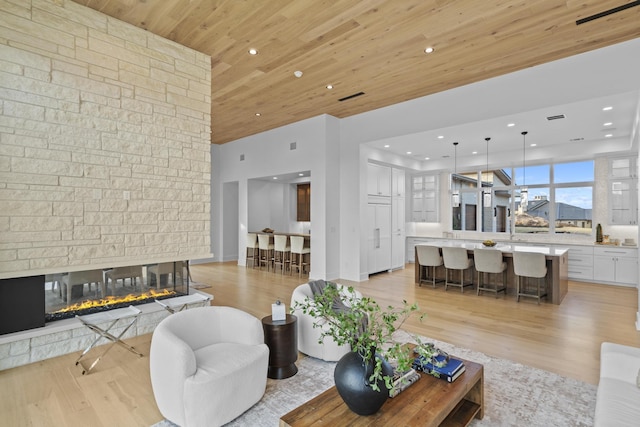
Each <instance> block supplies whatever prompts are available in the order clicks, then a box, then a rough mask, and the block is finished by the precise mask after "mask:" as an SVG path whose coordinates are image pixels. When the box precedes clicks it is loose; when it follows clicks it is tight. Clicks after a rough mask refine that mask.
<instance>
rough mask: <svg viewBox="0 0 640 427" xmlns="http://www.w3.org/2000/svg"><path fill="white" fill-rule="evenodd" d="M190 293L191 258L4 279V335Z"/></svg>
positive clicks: (0, 288) (0, 314) (0, 322)
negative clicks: (188, 259) (189, 259)
mask: <svg viewBox="0 0 640 427" xmlns="http://www.w3.org/2000/svg"><path fill="white" fill-rule="evenodd" d="M188 294H189V264H188V262H187V261H178V262H166V263H159V264H149V265H135V266H125V267H117V268H109V269H104V270H103V269H96V270H85V271H70V272H67V273H56V274H47V275H42V276H33V277H21V278H14V279H4V280H1V281H0V306H1V307H0V308H1V309H2V310H0V334H8V333H12V332H17V331H24V330H28V329H33V328H38V327H42V326H45V324H46V323H49V322H53V321H56V320H62V319H66V318H70V317H75V316H76V315H84V314H92V313H97V312H100V311H105V310H112V309H116V308H122V307H127V306H129V305H139V304H146V303H150V302H153V301H154V300H156V299H157V300H161V299H166V298H173V297H177V296H182V295H188Z"/></svg>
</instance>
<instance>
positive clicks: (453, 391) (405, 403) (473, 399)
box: [280, 360, 484, 427]
mask: <svg viewBox="0 0 640 427" xmlns="http://www.w3.org/2000/svg"><path fill="white" fill-rule="evenodd" d="M464 364H465V367H466V371H465V372H464V373H463V374H462V375H460V377H458V379H456V380H455V381H454V382H453V383H448V382H447V381H445V380H442V379H439V378H435V377H433V376H431V375H425V374H422V373H421V376H422V378H420V379H419V380H418V381H417V382H415V383H414V384H413V385H411V386H410V387H409V388H407V389H406V390H404V391H403V392H402V393H400V394H399V395H398V396H396V397H394V398H390V399H388V400H387V402H386V403H385V404H384V405H383V406H382V408H381V409H380V410H379V411H378V412H377V413H375V414H373V415H368V416H361V415H357V414H356V413H355V412H352V411H351V410H350V409H349V408H348V407H347V405H346V404H345V403H344V402H343V400H342V398H341V397H340V395H339V394H338V390H336V388H335V386H334V387H331V388H330V389H329V390H327V391H325V392H324V393H322V394H320V395H318V396H316V397H315V398H313V399H311V400H310V401H308V402H306V403H304V404H303V405H301V406H299V407H297V408H296V409H294V410H293V411H291V412H289V413H288V414H286V415H284V416H282V418H280V427H285V426H291V427H301V426H311V425H313V426H336V425H348V426H370V425H380V426H403V427H404V426H466V425H468V424H469V423H470V422H471V420H472V419H473V418H474V417H475V418H479V419H482V417H483V416H484V413H483V409H484V367H483V366H482V365H481V364H479V363H474V362H469V361H467V360H465V361H464Z"/></svg>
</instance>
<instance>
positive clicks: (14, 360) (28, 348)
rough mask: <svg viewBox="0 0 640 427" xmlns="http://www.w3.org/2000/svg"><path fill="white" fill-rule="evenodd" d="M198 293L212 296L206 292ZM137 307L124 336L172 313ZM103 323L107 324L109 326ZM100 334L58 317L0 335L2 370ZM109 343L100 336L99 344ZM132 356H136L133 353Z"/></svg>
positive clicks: (72, 348)
mask: <svg viewBox="0 0 640 427" xmlns="http://www.w3.org/2000/svg"><path fill="white" fill-rule="evenodd" d="M196 292H198V293H202V294H204V295H205V296H210V295H209V294H206V293H204V292H199V291H196ZM211 298H213V297H211ZM210 304H211V301H203V302H197V303H193V304H189V305H188V306H187V308H193V307H203V306H206V305H210ZM136 308H138V309H140V310H141V311H142V313H141V314H140V315H139V316H138V319H137V320H136V323H135V324H134V325H133V326H131V328H129V330H128V331H127V332H126V334H125V335H124V336H123V339H126V338H131V337H135V336H138V335H144V334H148V333H151V332H153V330H154V329H155V327H156V326H157V325H158V323H160V321H161V320H162V319H164V318H165V317H167V316H169V312H168V311H167V310H165V309H164V308H163V307H162V306H160V305H159V304H156V303H151V304H143V305H138V306H136ZM121 324H122V326H120V325H118V324H116V326H115V327H114V328H113V329H112V330H111V331H110V332H111V333H112V334H113V335H115V336H118V335H119V334H120V333H121V332H122V329H123V328H124V327H125V326H126V321H121ZM102 326H103V327H106V326H107V325H106V324H105V325H102ZM97 337H98V335H97V334H95V333H94V332H92V331H91V330H89V329H88V328H87V327H85V326H84V325H82V323H80V321H79V320H77V319H74V318H72V319H64V320H57V321H55V322H51V323H49V324H47V325H46V326H45V327H43V328H36V329H30V330H28V331H23V332H15V333H12V334H6V335H0V371H2V370H4V369H10V368H15V367H17V366H22V365H26V364H29V363H33V362H38V361H40V360H45V359H49V358H52V357H56V356H61V355H64V354H69V353H73V352H80V351H83V350H84V349H86V348H87V347H88V346H89V345H90V344H91V343H92V342H93V340H95V339H96V338H97ZM110 342H111V341H108V340H107V339H105V338H101V339H100V342H98V344H97V345H103V344H108V343H110ZM103 350H104V349H95V350H91V352H89V354H88V356H87V359H86V360H84V362H85V363H88V364H90V363H91V362H92V361H93V360H95V357H97V355H99V354H100V352H101V351H103ZM78 356H80V353H78ZM132 357H135V356H133V355H132Z"/></svg>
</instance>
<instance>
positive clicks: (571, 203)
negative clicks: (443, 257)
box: [451, 160, 594, 235]
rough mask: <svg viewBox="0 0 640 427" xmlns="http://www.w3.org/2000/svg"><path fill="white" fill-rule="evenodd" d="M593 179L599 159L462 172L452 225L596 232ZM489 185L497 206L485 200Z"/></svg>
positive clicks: (456, 180)
mask: <svg viewBox="0 0 640 427" xmlns="http://www.w3.org/2000/svg"><path fill="white" fill-rule="evenodd" d="M512 177H514V178H515V179H512ZM593 182H594V161H593V160H588V161H581V162H571V163H558V164H544V165H534V166H527V167H525V168H522V167H519V168H505V169H496V170H491V171H489V172H488V173H487V172H486V171H477V172H466V173H462V174H457V175H455V176H453V177H452V183H451V184H452V188H454V189H458V190H459V191H460V201H461V202H460V206H458V207H453V208H452V230H478V229H479V230H481V231H483V232H493V233H502V232H504V233H528V234H531V233H536V234H539V233H570V234H576V235H591V231H592V219H591V215H592V205H593ZM487 188H490V189H491V205H490V206H484V205H479V204H478V203H479V202H480V203H483V198H482V190H483V189H485V190H486V189H487ZM478 213H480V214H481V215H480V216H478Z"/></svg>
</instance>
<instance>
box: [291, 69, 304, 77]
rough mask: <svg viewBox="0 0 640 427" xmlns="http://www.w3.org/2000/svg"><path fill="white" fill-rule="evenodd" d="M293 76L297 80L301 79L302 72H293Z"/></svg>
mask: <svg viewBox="0 0 640 427" xmlns="http://www.w3.org/2000/svg"><path fill="white" fill-rule="evenodd" d="M293 75H294V76H296V77H297V78H300V77H302V71H300V70H296V71H294V72H293Z"/></svg>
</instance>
